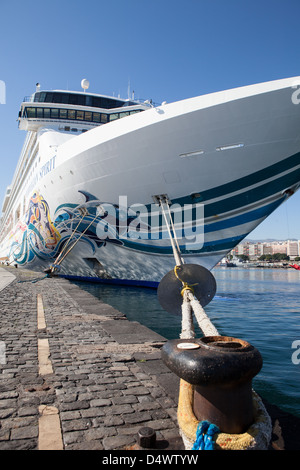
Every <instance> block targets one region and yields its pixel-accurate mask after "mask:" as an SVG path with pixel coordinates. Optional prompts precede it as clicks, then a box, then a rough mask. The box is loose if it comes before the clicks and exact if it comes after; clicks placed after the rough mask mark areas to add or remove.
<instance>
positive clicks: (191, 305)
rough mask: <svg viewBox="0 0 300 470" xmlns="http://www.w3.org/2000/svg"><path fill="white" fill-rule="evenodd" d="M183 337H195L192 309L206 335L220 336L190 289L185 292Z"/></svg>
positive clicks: (181, 336) (181, 335)
mask: <svg viewBox="0 0 300 470" xmlns="http://www.w3.org/2000/svg"><path fill="white" fill-rule="evenodd" d="M181 309H182V326H181V334H180V338H181V339H192V338H195V330H194V325H193V319H192V311H193V312H194V315H195V317H196V320H197V323H198V325H199V328H200V329H201V331H202V332H203V334H204V336H219V333H218V330H217V329H216V328H215V326H214V325H213V324H212V323H211V321H210V319H209V318H208V316H207V315H206V313H205V311H204V309H203V308H202V306H201V304H200V302H199V301H198V299H197V298H196V297H195V296H194V295H193V293H192V292H191V291H190V290H189V289H185V290H184V292H183V302H182V307H181Z"/></svg>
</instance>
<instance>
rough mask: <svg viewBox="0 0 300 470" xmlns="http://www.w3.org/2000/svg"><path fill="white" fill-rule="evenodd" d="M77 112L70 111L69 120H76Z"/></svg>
mask: <svg viewBox="0 0 300 470" xmlns="http://www.w3.org/2000/svg"><path fill="white" fill-rule="evenodd" d="M75 115H76V111H74V110H73V109H69V110H68V119H75Z"/></svg>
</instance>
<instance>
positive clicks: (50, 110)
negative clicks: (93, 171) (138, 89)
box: [18, 91, 151, 131]
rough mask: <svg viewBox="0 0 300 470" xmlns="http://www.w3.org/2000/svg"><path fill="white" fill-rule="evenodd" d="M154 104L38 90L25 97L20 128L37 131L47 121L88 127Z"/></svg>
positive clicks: (20, 117) (101, 96)
mask: <svg viewBox="0 0 300 470" xmlns="http://www.w3.org/2000/svg"><path fill="white" fill-rule="evenodd" d="M149 106H151V103H150V104H149V102H143V103H140V102H138V101H135V100H121V99H117V98H113V97H109V96H104V95H92V94H90V93H79V92H65V91H38V92H36V93H34V94H33V95H32V96H30V97H25V98H24V101H23V102H22V105H21V109H20V112H19V117H18V120H19V128H20V129H22V130H26V131H37V130H38V129H39V128H40V127H42V126H44V125H45V124H47V126H48V125H50V126H53V127H54V126H57V124H59V125H60V126H61V125H62V124H63V123H64V124H65V125H64V126H62V128H63V129H64V130H66V131H67V130H70V129H71V127H74V125H75V124H76V128H77V127H80V128H82V129H83V128H85V130H86V129H89V128H91V127H94V126H99V125H101V124H106V123H108V122H111V121H114V120H116V119H121V118H123V117H126V116H129V115H131V114H135V113H139V112H141V111H144V110H145V109H148V108H149Z"/></svg>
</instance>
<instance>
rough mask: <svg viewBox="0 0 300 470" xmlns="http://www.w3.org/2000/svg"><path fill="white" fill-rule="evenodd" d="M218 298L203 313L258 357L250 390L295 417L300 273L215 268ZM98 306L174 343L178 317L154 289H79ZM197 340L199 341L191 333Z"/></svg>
mask: <svg viewBox="0 0 300 470" xmlns="http://www.w3.org/2000/svg"><path fill="white" fill-rule="evenodd" d="M212 273H213V275H214V277H215V279H216V283H217V292H216V295H215V297H214V299H213V300H212V301H211V302H210V304H208V305H207V306H206V307H205V312H206V314H207V315H208V316H209V318H210V320H211V322H212V323H213V324H214V326H215V327H216V328H217V330H218V332H219V333H220V334H221V335H225V336H233V337H236V338H240V339H243V340H245V341H248V342H249V343H251V344H252V345H253V346H255V347H256V348H257V349H258V350H259V351H260V353H261V355H262V357H263V367H262V369H261V371H260V372H259V374H258V375H257V376H256V377H255V378H254V380H253V388H254V389H255V391H257V392H258V393H259V394H260V395H261V396H262V397H263V398H266V399H267V400H268V401H269V402H270V403H272V404H275V405H277V406H279V407H280V408H281V409H282V410H285V411H287V412H289V413H291V414H293V415H296V416H299V417H300V271H296V270H294V269H271V268H270V269H267V268H239V267H234V268H226V267H225V268H215V269H214V270H213V271H212ZM80 287H81V288H84V289H86V290H87V291H89V292H90V293H92V294H93V295H95V296H96V297H97V298H100V299H101V300H102V301H103V302H105V303H108V304H110V305H112V306H113V307H115V308H116V309H118V310H120V311H121V312H123V313H124V314H125V315H126V316H127V318H128V320H131V321H138V322H140V323H142V324H143V325H145V326H147V327H148V328H150V329H152V330H154V331H156V332H157V333H159V334H161V335H162V336H164V337H165V338H167V339H177V338H179V335H180V331H181V317H180V316H176V315H173V314H171V313H168V312H166V311H165V310H163V309H162V307H161V306H160V304H159V302H158V299H157V292H156V290H154V289H146V288H133V287H119V286H112V285H103V284H90V283H80ZM196 334H197V337H201V336H203V334H202V332H201V331H200V330H198V329H197V328H196Z"/></svg>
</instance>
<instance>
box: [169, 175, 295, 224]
mask: <svg viewBox="0 0 300 470" xmlns="http://www.w3.org/2000/svg"><path fill="white" fill-rule="evenodd" d="M299 181H300V168H297V169H296V170H295V171H293V172H291V173H289V174H287V175H285V176H282V177H279V178H278V179H277V180H275V181H269V182H266V183H264V184H262V185H261V186H259V187H256V188H254V189H249V190H248V191H245V192H244V193H242V194H238V195H236V196H232V197H229V198H227V199H225V200H223V201H219V202H215V203H212V204H205V203H204V210H205V218H207V217H211V216H216V215H218V216H221V215H222V214H223V213H225V212H229V211H232V210H234V209H237V208H241V207H243V206H247V205H249V204H253V203H255V202H257V201H259V200H262V199H265V198H267V197H269V196H271V195H273V194H274V193H278V192H280V191H283V190H284V189H286V188H288V187H290V186H292V185H294V184H296V183H298V182H299ZM174 202H175V201H174ZM176 202H178V201H176Z"/></svg>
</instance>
